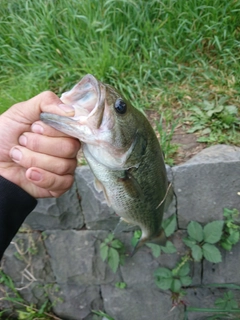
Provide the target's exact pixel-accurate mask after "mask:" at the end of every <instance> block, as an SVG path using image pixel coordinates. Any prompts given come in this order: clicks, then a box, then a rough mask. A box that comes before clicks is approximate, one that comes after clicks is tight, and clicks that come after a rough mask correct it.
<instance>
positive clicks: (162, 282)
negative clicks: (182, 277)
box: [156, 278, 173, 290]
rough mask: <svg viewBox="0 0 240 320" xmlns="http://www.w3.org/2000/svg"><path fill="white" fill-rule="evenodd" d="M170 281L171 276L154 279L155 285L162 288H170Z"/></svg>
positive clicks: (171, 280)
mask: <svg viewBox="0 0 240 320" xmlns="http://www.w3.org/2000/svg"><path fill="white" fill-rule="evenodd" d="M172 282H173V279H172V278H160V279H159V280H157V281H156V285H157V286H158V288H160V289H162V290H169V289H170V288H171V285H172Z"/></svg>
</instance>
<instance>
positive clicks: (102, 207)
mask: <svg viewBox="0 0 240 320" xmlns="http://www.w3.org/2000/svg"><path fill="white" fill-rule="evenodd" d="M76 183H77V188H78V192H79V195H80V197H81V206H82V210H83V214H84V218H85V223H86V227H87V228H88V229H103V230H114V228H115V226H116V225H117V223H118V221H119V217H117V216H116V214H115V213H114V211H113V209H112V208H110V207H109V206H108V205H107V202H106V200H105V198H104V195H103V192H98V191H97V190H96V189H95V186H94V176H93V173H92V172H91V170H90V169H89V167H88V166H82V167H78V168H77V169H76Z"/></svg>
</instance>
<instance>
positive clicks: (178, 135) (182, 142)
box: [146, 110, 207, 165]
mask: <svg viewBox="0 0 240 320" xmlns="http://www.w3.org/2000/svg"><path fill="white" fill-rule="evenodd" d="M146 116H147V118H148V120H149V122H150V123H151V125H152V127H153V128H155V129H156V121H157V120H159V113H158V112H156V111H152V110H147V111H146ZM163 127H164V124H163ZM188 129H190V126H188V125H187V124H184V126H183V125H181V124H179V125H178V126H177V127H176V128H175V130H174V134H173V137H172V140H171V143H172V144H176V145H178V149H177V152H176V153H175V154H174V155H173V160H174V165H177V164H181V163H183V162H186V161H187V160H189V159H191V158H192V157H193V156H194V155H195V154H197V153H199V152H200V151H201V150H203V149H204V148H206V146H207V145H206V144H205V143H202V142H198V141H197V139H198V136H197V135H196V134H194V133H187V131H188ZM156 135H157V136H158V138H159V139H160V135H159V132H156Z"/></svg>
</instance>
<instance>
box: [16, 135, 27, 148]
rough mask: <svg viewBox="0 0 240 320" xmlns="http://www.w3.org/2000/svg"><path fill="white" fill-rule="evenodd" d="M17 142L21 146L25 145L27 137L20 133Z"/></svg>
mask: <svg viewBox="0 0 240 320" xmlns="http://www.w3.org/2000/svg"><path fill="white" fill-rule="evenodd" d="M18 142H19V143H20V144H21V145H22V146H26V145H27V138H26V137H25V136H24V135H22V136H20V138H19V140H18Z"/></svg>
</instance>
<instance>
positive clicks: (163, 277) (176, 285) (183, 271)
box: [154, 258, 192, 293]
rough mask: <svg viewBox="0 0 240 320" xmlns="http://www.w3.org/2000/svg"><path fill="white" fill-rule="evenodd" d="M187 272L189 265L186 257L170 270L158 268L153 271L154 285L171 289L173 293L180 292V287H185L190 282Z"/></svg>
mask: <svg viewBox="0 0 240 320" xmlns="http://www.w3.org/2000/svg"><path fill="white" fill-rule="evenodd" d="M189 272H190V267H189V263H188V262H186V258H184V259H183V260H182V261H181V262H180V263H179V265H178V266H177V267H176V268H174V269H172V270H170V269H168V268H158V269H157V270H156V271H155V272H154V276H155V278H156V285H157V286H158V287H159V288H160V289H162V290H171V291H172V292H174V293H180V292H181V291H182V287H187V286H189V285H190V284H191V282H192V279H191V277H190V276H189Z"/></svg>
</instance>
